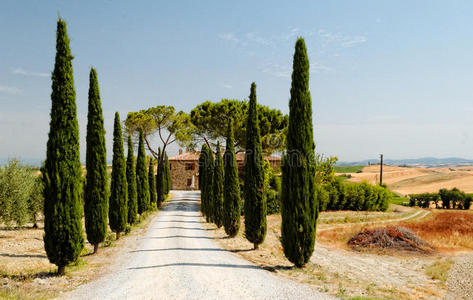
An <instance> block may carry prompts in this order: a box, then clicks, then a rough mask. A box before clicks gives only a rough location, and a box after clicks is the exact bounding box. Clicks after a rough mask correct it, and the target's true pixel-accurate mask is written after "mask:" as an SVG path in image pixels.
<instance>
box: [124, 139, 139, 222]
mask: <svg viewBox="0 0 473 300" xmlns="http://www.w3.org/2000/svg"><path fill="white" fill-rule="evenodd" d="M126 182H127V184H128V224H134V223H136V220H137V218H136V214H137V213H138V194H137V191H136V173H135V156H134V154H133V141H132V140H131V135H128V157H127V159H126Z"/></svg>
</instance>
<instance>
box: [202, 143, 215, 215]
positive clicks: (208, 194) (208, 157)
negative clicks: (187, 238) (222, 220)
mask: <svg viewBox="0 0 473 300" xmlns="http://www.w3.org/2000/svg"><path fill="white" fill-rule="evenodd" d="M204 150H205V152H206V153H205V161H204V165H203V171H204V174H205V175H204V178H205V182H204V186H203V188H204V189H203V192H204V198H205V206H204V209H205V211H204V215H205V218H206V220H207V222H213V221H214V207H215V203H214V202H215V199H214V196H213V192H214V188H213V184H214V180H213V179H214V178H213V177H214V158H213V152H212V150H211V149H210V148H209V147H205V148H204ZM199 170H200V166H199Z"/></svg>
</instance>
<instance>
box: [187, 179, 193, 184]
mask: <svg viewBox="0 0 473 300" xmlns="http://www.w3.org/2000/svg"><path fill="white" fill-rule="evenodd" d="M191 185H192V178H188V179H187V186H191Z"/></svg>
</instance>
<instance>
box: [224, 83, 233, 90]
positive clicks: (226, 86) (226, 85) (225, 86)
mask: <svg viewBox="0 0 473 300" xmlns="http://www.w3.org/2000/svg"><path fill="white" fill-rule="evenodd" d="M223 87H224V88H226V89H231V88H233V86H231V85H229V84H224V85H223Z"/></svg>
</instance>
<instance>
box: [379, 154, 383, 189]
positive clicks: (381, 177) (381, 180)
mask: <svg viewBox="0 0 473 300" xmlns="http://www.w3.org/2000/svg"><path fill="white" fill-rule="evenodd" d="M379 156H380V158H381V163H380V165H379V185H383V155H382V154H380V155H379Z"/></svg>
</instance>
